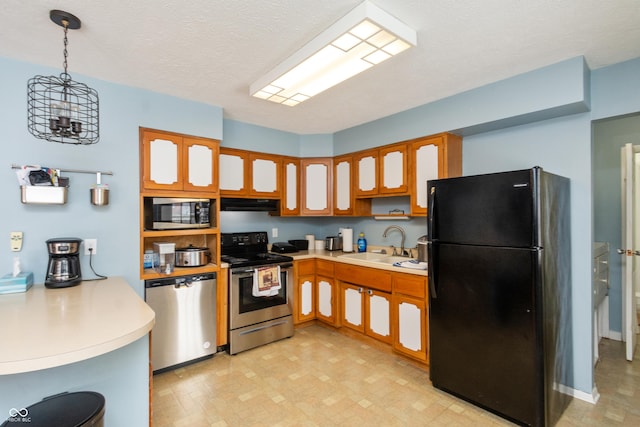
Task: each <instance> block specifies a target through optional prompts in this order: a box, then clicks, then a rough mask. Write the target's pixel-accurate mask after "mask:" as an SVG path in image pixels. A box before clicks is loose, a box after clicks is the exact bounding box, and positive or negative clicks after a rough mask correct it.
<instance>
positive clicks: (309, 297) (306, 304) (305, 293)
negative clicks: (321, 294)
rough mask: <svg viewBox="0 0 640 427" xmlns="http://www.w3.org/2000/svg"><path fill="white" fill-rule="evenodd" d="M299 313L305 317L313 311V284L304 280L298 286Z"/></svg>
mask: <svg viewBox="0 0 640 427" xmlns="http://www.w3.org/2000/svg"><path fill="white" fill-rule="evenodd" d="M300 293H301V295H300V302H301V304H300V305H301V307H300V313H302V314H303V315H305V316H307V315H309V314H310V313H311V311H312V310H313V283H312V282H311V281H310V280H305V281H304V282H303V283H302V284H301V285H300Z"/></svg>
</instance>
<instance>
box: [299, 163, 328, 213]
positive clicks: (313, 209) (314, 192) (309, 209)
mask: <svg viewBox="0 0 640 427" xmlns="http://www.w3.org/2000/svg"><path fill="white" fill-rule="evenodd" d="M332 171H333V161H332V159H331V158H330V157H321V158H303V159H300V172H301V181H302V182H301V184H300V186H301V193H300V194H301V197H300V199H301V200H300V214H301V215H331V213H332V212H333V209H332V197H331V189H332V187H333V180H332Z"/></svg>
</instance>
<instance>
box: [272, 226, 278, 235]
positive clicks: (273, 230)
mask: <svg viewBox="0 0 640 427" xmlns="http://www.w3.org/2000/svg"><path fill="white" fill-rule="evenodd" d="M271 237H278V229H277V228H272V229H271Z"/></svg>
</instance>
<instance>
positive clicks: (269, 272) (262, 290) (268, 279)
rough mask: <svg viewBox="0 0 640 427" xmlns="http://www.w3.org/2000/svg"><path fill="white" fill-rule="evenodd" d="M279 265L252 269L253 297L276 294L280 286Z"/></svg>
mask: <svg viewBox="0 0 640 427" xmlns="http://www.w3.org/2000/svg"><path fill="white" fill-rule="evenodd" d="M281 287H282V286H281V284H280V266H279V265H276V266H275V267H260V268H256V269H254V270H253V290H252V294H253V296H254V297H271V296H274V295H278V291H279V290H280V288H281Z"/></svg>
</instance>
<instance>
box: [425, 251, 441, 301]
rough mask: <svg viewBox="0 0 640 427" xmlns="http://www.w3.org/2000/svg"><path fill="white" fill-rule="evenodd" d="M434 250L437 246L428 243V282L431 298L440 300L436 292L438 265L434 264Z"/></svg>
mask: <svg viewBox="0 0 640 427" xmlns="http://www.w3.org/2000/svg"><path fill="white" fill-rule="evenodd" d="M434 248H435V245H434V244H433V243H432V242H429V243H427V262H428V269H429V270H428V271H429V273H428V275H429V277H428V278H427V280H428V281H429V295H430V297H431V298H433V299H436V298H438V293H437V292H436V264H435V262H433V259H434V254H433V252H434Z"/></svg>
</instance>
